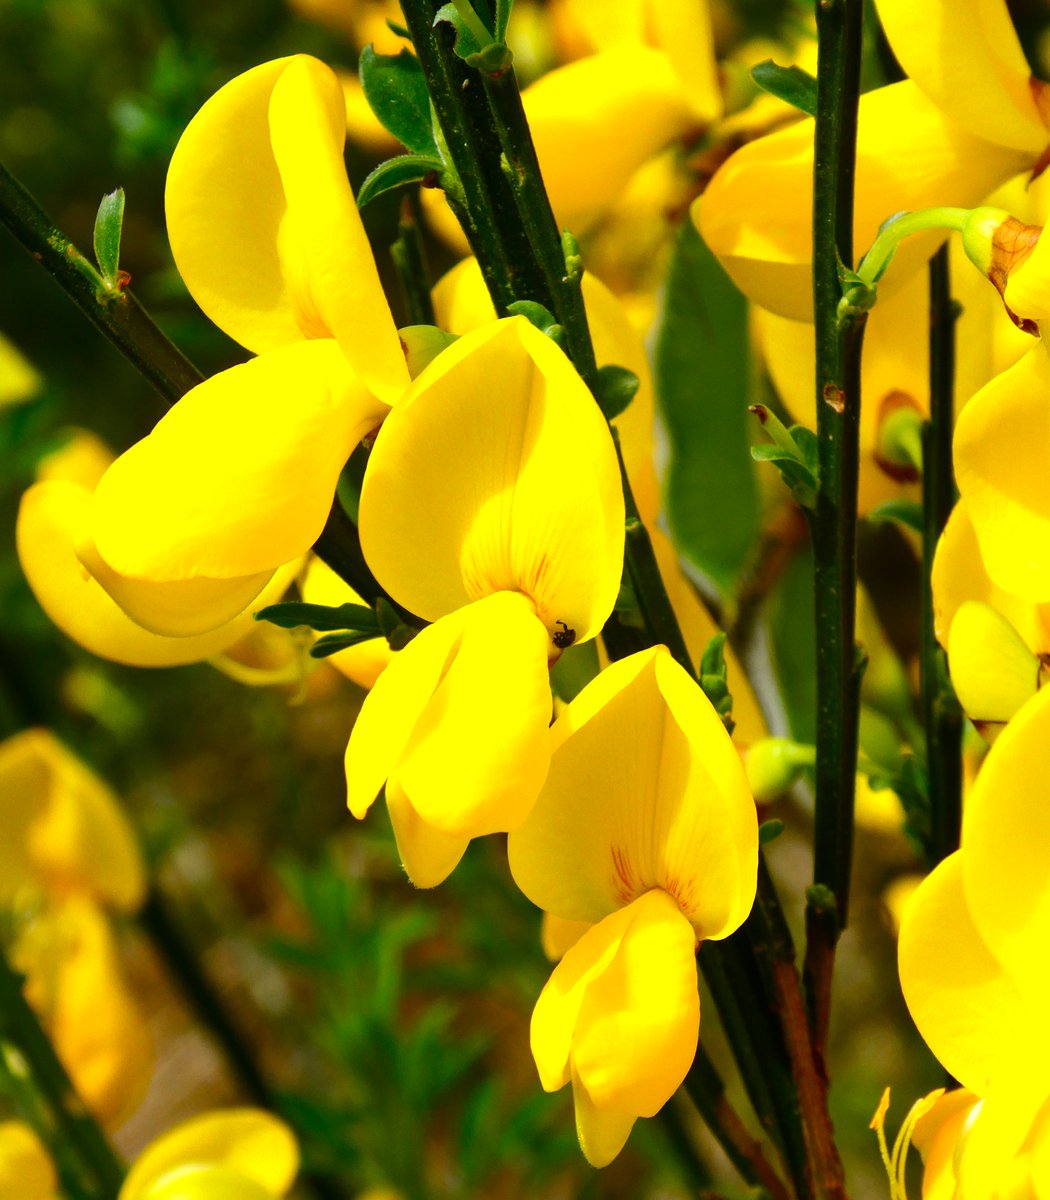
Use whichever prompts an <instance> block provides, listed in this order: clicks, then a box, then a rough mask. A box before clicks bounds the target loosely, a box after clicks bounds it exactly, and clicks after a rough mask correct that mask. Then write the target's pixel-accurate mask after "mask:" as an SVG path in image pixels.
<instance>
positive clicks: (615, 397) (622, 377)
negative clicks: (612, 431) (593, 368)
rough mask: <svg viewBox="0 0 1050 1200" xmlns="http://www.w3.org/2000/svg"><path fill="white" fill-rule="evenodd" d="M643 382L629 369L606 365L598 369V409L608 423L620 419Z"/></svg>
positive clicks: (610, 364)
mask: <svg viewBox="0 0 1050 1200" xmlns="http://www.w3.org/2000/svg"><path fill="white" fill-rule="evenodd" d="M640 385H641V380H639V378H638V376H637V375H636V374H635V373H634V372H633V371H631V370H629V369H628V368H627V367H620V366H617V365H616V364H615V363H606V365H605V366H604V367H599V368H598V394H597V396H596V397H595V398H596V399H597V401H598V407H599V408H600V409H601V410H602V413H603V415H604V416H605V419H606V420H607V421H612V420H613V419H614V418H616V417H618V416H619V415H620V413H622V412H623V411H624V410H625V409H626V408H627V406H628V405H629V404H630V403H631V401H632V400H633V399H634V398H635V396H636V395H637V394H638V388H639V387H640Z"/></svg>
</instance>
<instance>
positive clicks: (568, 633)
mask: <svg viewBox="0 0 1050 1200" xmlns="http://www.w3.org/2000/svg"><path fill="white" fill-rule="evenodd" d="M554 623H555V625H560V626H561V629H559V630H558V632H557V633H556V634H554V636H553V637H552V638H551V641H552V642H553V643H554V644H555V646H557V647H558V649H559V650H567V649H568V648H569V647H570V646H571V645H572V644H573V642H574V641H576V630H575V629H570V628H569V627H568V625H566V624H565V622H564V621H555V622H554Z"/></svg>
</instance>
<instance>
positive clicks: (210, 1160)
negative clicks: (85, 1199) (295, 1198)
mask: <svg viewBox="0 0 1050 1200" xmlns="http://www.w3.org/2000/svg"><path fill="white" fill-rule="evenodd" d="M298 1170H299V1150H298V1147H297V1146H296V1144H295V1138H294V1136H293V1135H292V1132H291V1130H290V1129H289V1128H288V1127H287V1125H285V1124H284V1122H283V1121H280V1120H278V1118H277V1117H274V1116H271V1115H270V1114H269V1113H266V1112H262V1111H260V1110H259V1109H253V1108H231V1109H225V1110H220V1111H217V1112H209V1113H203V1114H202V1115H201V1116H197V1117H191V1118H190V1120H188V1121H183V1122H182V1124H181V1125H177V1126H176V1127H175V1128H174V1129H171V1130H169V1131H168V1132H167V1133H166V1134H164V1135H163V1136H162V1137H159V1138H157V1139H156V1140H155V1141H154V1142H152V1143H151V1144H150V1145H149V1146H147V1147H146V1149H145V1150H144V1151H143V1152H142V1153H141V1154H140V1155H139V1157H138V1159H137V1160H136V1162H135V1165H134V1166H133V1167H132V1168H131V1170H130V1171H129V1172H128V1177H127V1179H126V1180H125V1181H124V1186H123V1187H122V1188H121V1189H120V1194H119V1196H118V1197H117V1200H279V1197H281V1196H284V1195H286V1194H287V1193H288V1191H289V1190H290V1189H291V1186H292V1184H293V1183H294V1182H295V1176H296V1174H297V1172H298Z"/></svg>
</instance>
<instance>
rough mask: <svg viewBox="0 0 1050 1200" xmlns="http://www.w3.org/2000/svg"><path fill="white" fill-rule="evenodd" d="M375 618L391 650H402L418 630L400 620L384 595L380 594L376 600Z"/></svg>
mask: <svg viewBox="0 0 1050 1200" xmlns="http://www.w3.org/2000/svg"><path fill="white" fill-rule="evenodd" d="M376 620H377V622H378V623H379V630H380V632H381V633H382V635H383V637H385V638H386V640H387V644H388V645H389V646H390V649H391V650H404V648H405V647H406V646H407V645H408V643H409V642H410V641H411V640H412V639H413V638H414V637H415V636H416V634H417V633H418V632H419V630H418V629H413V628H412V626H411V625H406V624H405V623H404V621H402V620H401V617H400V616H399V615H398V611H397V609H396V608H395V607H394V606H393V605H392V604H391V603H390V601H389V600H387V599H386V597H385V596H380V597H379V599H378V600H377V601H376Z"/></svg>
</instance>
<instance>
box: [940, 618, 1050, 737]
mask: <svg viewBox="0 0 1050 1200" xmlns="http://www.w3.org/2000/svg"><path fill="white" fill-rule="evenodd" d="M1039 667H1040V664H1039V660H1038V659H1037V658H1036V657H1035V655H1034V654H1033V653H1032V652H1031V650H1029V649H1028V647H1027V646H1026V645H1025V644H1024V642H1023V641H1022V639H1021V635H1020V634H1019V633H1018V632H1017V630H1016V629H1015V628H1014V627H1013V626H1012V625H1011V624H1010V622H1009V621H1008V620H1007V619H1006V618H1005V617H1004V616H1003V615H1002V614H1001V613H999V612H997V611H996V610H995V609H994V608H992V607H991V605H989V604H983V603H981V601H979V600H967V601H965V602H964V603H963V604H961V605H960V606H959V610H958V612H956V614H955V620H954V621H952V629H951V633H950V634H949V635H948V669H949V671H950V673H951V677H952V686H953V687H954V688H955V694H956V695H957V696H958V698H959V703H960V704H961V705H962V707H963V712H964V713H966V715H967V716H968V717H970V718H971V720H973V721H975V722H988V721H992V722H998V721H1002V722H1006V721H1009V720H1010V718H1011V717H1012V716H1013V715H1014V713H1016V712H1017V711H1018V709H1020V708H1021V707H1022V705H1023V704H1024V703H1025V702H1026V701H1027V700H1030V699H1031V698H1032V697H1033V696H1034V695H1035V693H1036V692H1037V691H1038V689H1039Z"/></svg>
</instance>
